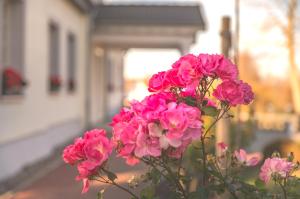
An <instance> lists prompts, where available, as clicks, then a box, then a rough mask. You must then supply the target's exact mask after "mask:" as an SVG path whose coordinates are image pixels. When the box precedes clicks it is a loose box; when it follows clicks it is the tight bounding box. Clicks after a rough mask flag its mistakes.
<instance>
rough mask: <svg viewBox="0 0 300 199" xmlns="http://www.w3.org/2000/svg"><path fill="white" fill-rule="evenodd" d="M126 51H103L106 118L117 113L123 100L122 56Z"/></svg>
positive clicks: (119, 49)
mask: <svg viewBox="0 0 300 199" xmlns="http://www.w3.org/2000/svg"><path fill="white" fill-rule="evenodd" d="M125 52H126V50H124V49H121V48H111V49H106V50H105V57H104V59H105V69H106V73H105V74H106V78H107V79H106V85H105V87H106V88H105V89H106V92H105V93H106V94H105V98H106V117H108V118H110V117H112V116H113V115H114V114H116V113H118V112H119V110H120V108H121V107H122V106H123V100H124V74H123V67H124V66H123V65H124V61H123V60H124V54H125Z"/></svg>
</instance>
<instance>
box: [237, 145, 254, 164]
mask: <svg viewBox="0 0 300 199" xmlns="http://www.w3.org/2000/svg"><path fill="white" fill-rule="evenodd" d="M234 156H235V157H236V159H237V160H238V162H239V163H240V164H243V165H246V166H255V165H257V164H258V162H259V160H260V156H259V155H249V154H247V152H246V151H245V150H244V149H240V150H236V151H235V152H234Z"/></svg>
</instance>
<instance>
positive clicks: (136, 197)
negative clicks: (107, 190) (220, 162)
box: [97, 176, 139, 199]
mask: <svg viewBox="0 0 300 199" xmlns="http://www.w3.org/2000/svg"><path fill="white" fill-rule="evenodd" d="M99 177H100V178H101V179H102V180H97V181H99V182H102V183H106V184H110V185H114V186H116V187H118V188H119V189H122V190H123V191H125V192H127V193H128V194H130V195H131V196H132V197H133V198H134V199H139V197H138V196H137V195H135V194H134V193H133V192H132V191H130V190H129V189H127V188H125V187H123V186H121V185H119V184H118V183H116V182H115V181H114V180H109V179H105V178H104V177H102V176H99Z"/></svg>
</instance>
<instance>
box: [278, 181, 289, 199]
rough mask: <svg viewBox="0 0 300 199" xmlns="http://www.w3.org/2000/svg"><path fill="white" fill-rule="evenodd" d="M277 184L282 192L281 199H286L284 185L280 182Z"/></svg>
mask: <svg viewBox="0 0 300 199" xmlns="http://www.w3.org/2000/svg"><path fill="white" fill-rule="evenodd" d="M278 184H279V186H280V187H281V190H282V192H283V197H284V199H287V193H286V189H285V187H284V185H283V184H281V182H279V183H278Z"/></svg>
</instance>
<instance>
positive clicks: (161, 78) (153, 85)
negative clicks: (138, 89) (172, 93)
mask: <svg viewBox="0 0 300 199" xmlns="http://www.w3.org/2000/svg"><path fill="white" fill-rule="evenodd" d="M168 86H169V82H168V81H167V79H166V72H165V71H163V72H159V73H157V74H154V75H153V76H152V77H151V78H150V80H149V88H148V90H149V91H150V92H157V91H163V90H165V89H166V88H167V87H168Z"/></svg>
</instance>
